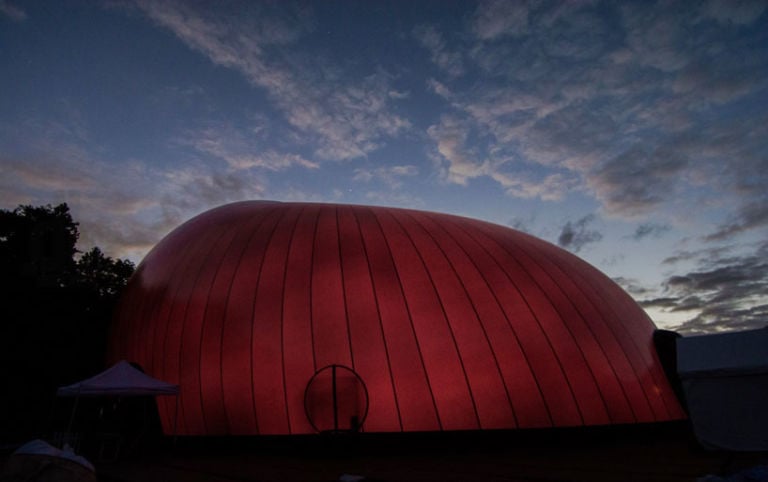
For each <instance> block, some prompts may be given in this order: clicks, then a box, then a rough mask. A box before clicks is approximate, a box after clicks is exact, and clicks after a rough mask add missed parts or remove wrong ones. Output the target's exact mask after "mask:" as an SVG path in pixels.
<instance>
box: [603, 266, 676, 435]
mask: <svg viewBox="0 0 768 482" xmlns="http://www.w3.org/2000/svg"><path fill="white" fill-rule="evenodd" d="M601 274H602V273H601ZM600 284H601V285H602V284H604V281H602V280H601V281H600ZM602 293H603V291H602V290H598V295H599V296H600V297H601V298H602V299H605V297H604V296H603V295H602ZM622 303H623V302H622ZM606 306H608V309H609V310H610V311H611V313H613V314H614V315H615V316H616V319H617V320H623V319H624V318H623V317H621V316H618V314H617V313H616V311H615V310H614V309H613V308H612V307H611V306H610V304H606ZM619 326H620V327H621V329H622V330H623V331H624V333H625V335H626V339H627V340H628V341H627V343H628V344H629V345H630V346H632V347H633V348H634V350H636V353H637V356H638V359H639V360H640V361H641V362H643V363H646V361H645V357H644V356H643V355H642V350H641V349H640V347H639V346H638V344H637V340H636V339H635V336H634V335H633V334H632V331H631V330H630V329H629V328H628V327H627V326H626V324H625V323H624V322H623V321H622V322H621V323H619ZM619 343H620V344H621V345H623V344H622V343H621V342H619ZM629 362H630V366H632V369H633V371H635V374H636V375H638V381H639V382H640V383H639V385H640V388H641V390H642V391H643V394H644V395H645V398H646V400H647V401H648V406H649V408H650V410H651V413H652V414H653V417H654V419H655V420H658V418H659V417H658V416H657V415H656V410H655V409H654V407H653V403H652V402H651V399H650V397H649V394H648V391H647V390H646V387H645V385H644V384H643V383H642V381H641V378H640V376H639V374H637V370H636V369H635V364H634V363H632V362H631V360H629ZM649 374H650V376H651V378H652V379H653V383H654V384H658V379H657V377H656V376H655V375H654V373H653V370H649ZM659 398H660V399H661V401H662V404H663V405H664V408H665V410H666V411H667V415H669V416H671V414H672V412H671V411H670V409H669V405H668V404H667V401H666V399H665V397H664V396H663V395H662V396H660V397H659Z"/></svg>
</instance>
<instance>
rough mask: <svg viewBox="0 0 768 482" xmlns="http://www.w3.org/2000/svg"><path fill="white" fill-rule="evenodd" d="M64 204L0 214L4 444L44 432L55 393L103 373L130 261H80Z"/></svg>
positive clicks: (95, 252)
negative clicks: (69, 385)
mask: <svg viewBox="0 0 768 482" xmlns="http://www.w3.org/2000/svg"><path fill="white" fill-rule="evenodd" d="M78 235H79V232H78V223H76V222H75V221H74V220H73V219H72V216H71V215H70V212H69V207H68V206H67V205H66V204H59V205H58V206H50V205H47V206H39V207H35V206H19V207H18V208H16V209H14V210H12V211H7V210H0V383H2V387H3V390H4V392H5V394H4V396H2V397H0V427H3V430H0V437H2V438H6V439H9V440H14V439H19V438H21V437H27V436H31V435H36V434H37V433H38V432H40V431H43V430H46V429H47V427H46V426H45V424H46V421H47V419H48V415H49V411H50V407H51V403H52V400H53V397H54V395H55V389H56V387H58V386H60V385H63V384H67V383H71V382H73V381H76V380H77V379H79V378H82V377H85V376H90V375H92V374H94V373H96V372H98V371H99V370H101V369H102V368H103V366H104V352H105V348H106V338H107V332H108V329H109V324H110V320H111V316H112V310H113V308H114V306H115V304H116V302H117V299H118V297H119V294H120V291H121V289H122V287H123V286H125V284H126V282H127V281H128V278H129V277H130V276H131V274H132V273H133V269H134V266H133V264H132V263H131V262H130V261H125V260H121V259H112V258H110V257H108V256H105V255H104V254H103V253H102V251H101V250H100V249H99V248H93V249H91V250H90V251H88V252H86V253H83V254H82V255H81V256H78V254H80V253H79V252H78V251H77V249H76V244H77V239H78Z"/></svg>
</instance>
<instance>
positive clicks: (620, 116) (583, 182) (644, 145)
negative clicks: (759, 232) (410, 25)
mask: <svg viewBox="0 0 768 482" xmlns="http://www.w3.org/2000/svg"><path fill="white" fill-rule="evenodd" d="M761 3H763V2H745V3H744V4H738V5H737V4H732V3H730V2H713V3H711V4H710V3H706V4H702V5H701V6H700V7H698V8H699V10H695V11H694V12H693V14H691V12H684V10H686V11H687V9H688V8H689V7H688V6H685V5H682V4H675V3H672V4H667V3H660V4H656V5H654V6H653V7H652V8H649V6H647V5H643V6H642V7H641V6H639V5H633V4H624V5H620V6H618V7H617V8H605V6H604V5H602V4H599V3H598V2H570V3H568V4H559V5H551V4H548V3H546V2H544V3H536V4H533V3H532V4H528V3H525V2H482V3H481V4H480V5H479V6H478V9H477V11H476V13H475V15H474V16H473V18H472V20H471V22H470V25H469V28H468V29H469V33H471V34H473V35H474V37H472V36H468V35H465V36H464V38H465V42H464V44H463V49H464V52H466V55H465V57H464V58H465V59H467V62H470V61H471V62H474V65H475V66H476V67H477V69H476V70H475V72H477V74H478V75H477V77H475V78H474V79H473V80H472V81H471V82H470V84H469V86H467V82H466V80H463V81H462V82H458V81H456V80H455V79H452V78H451V77H450V76H447V77H445V78H439V77H438V78H433V79H430V81H429V84H428V85H429V88H430V89H431V90H432V91H433V92H435V93H437V94H438V95H440V96H441V97H442V98H443V99H445V100H446V102H447V105H446V107H447V109H448V110H449V112H450V114H447V115H445V116H444V117H443V120H442V121H441V122H440V123H439V124H436V125H434V126H432V128H430V131H429V134H430V137H431V139H432V140H433V141H434V142H435V148H436V151H437V152H438V153H439V154H440V155H441V162H439V163H438V166H439V169H440V172H441V173H442V174H443V178H444V179H446V180H448V181H449V182H454V183H458V184H466V182H467V180H468V179H472V178H476V177H481V176H487V177H489V178H491V179H494V180H496V181H497V182H499V184H500V185H501V187H502V188H505V190H506V192H507V193H508V194H510V195H513V196H519V197H530V195H531V190H530V189H520V188H511V189H510V188H509V179H510V178H514V179H520V178H523V179H526V178H529V179H532V180H535V181H536V182H542V180H545V179H547V180H550V182H553V183H554V181H555V180H556V179H558V178H556V177H550V176H555V175H556V176H559V177H560V179H563V180H566V181H567V182H568V188H569V189H571V190H576V191H578V192H581V193H587V194H590V195H591V196H593V197H594V198H595V200H596V201H598V202H599V203H600V205H601V206H602V212H603V213H604V214H608V215H611V216H617V217H624V218H641V219H642V218H644V217H647V216H650V215H651V214H652V213H654V212H656V211H657V210H660V209H665V208H666V207H668V206H669V203H670V202H673V201H674V202H679V199H680V196H679V194H680V193H681V192H685V191H686V190H688V189H689V188H691V187H693V188H695V187H696V186H697V185H698V184H697V183H699V179H701V178H706V179H712V178H713V173H717V172H719V174H715V175H714V177H715V178H717V179H719V181H718V182H719V186H718V188H720V189H722V191H723V193H724V195H725V196H729V197H730V198H731V201H730V202H731V205H735V206H737V208H738V209H740V214H739V215H738V218H737V220H736V221H735V222H734V223H732V224H727V225H724V226H722V229H720V230H719V231H718V233H714V234H713V235H712V236H713V237H718V236H721V237H722V236H725V235H728V233H736V232H741V230H742V229H744V230H749V229H753V226H756V225H758V224H761V223H763V221H762V216H761V215H760V210H759V209H758V208H757V207H756V206H757V205H760V204H762V203H763V202H764V200H763V198H762V197H761V196H762V195H761V194H758V193H757V192H756V191H755V190H754V189H748V188H751V187H754V186H757V185H759V184H763V185H764V182H756V181H755V180H754V179H752V180H751V181H750V180H749V179H748V177H749V176H750V175H751V176H755V175H757V176H759V177H760V179H761V180H762V179H763V174H761V173H762V172H768V166H766V165H765V159H766V157H765V155H764V152H765V141H764V139H765V138H768V132H764V129H765V128H764V127H762V126H763V125H764V124H768V122H766V120H767V119H765V118H764V114H763V113H761V112H759V111H758V110H754V111H753V112H752V113H751V114H750V116H749V117H748V119H749V120H748V121H747V122H749V125H745V124H743V123H742V122H741V120H739V121H736V122H734V120H733V119H730V118H729V117H728V115H727V112H728V109H729V108H732V107H733V105H732V104H733V103H734V102H744V99H745V98H749V97H750V96H753V97H754V96H757V95H759V93H760V92H764V90H765V89H766V88H768V80H766V79H768V75H767V74H768V61H767V59H768V35H766V34H761V35H758V37H760V38H762V39H763V40H765V41H766V42H765V45H764V46H760V47H758V48H757V49H758V50H759V52H755V54H754V55H750V56H744V55H739V54H738V52H740V51H741V50H742V47H743V46H742V42H743V41H744V40H743V38H742V37H740V32H739V28H741V27H742V26H747V25H751V24H752V23H753V22H755V21H756V20H757V19H758V18H762V16H763V15H764V14H765V8H764V6H763V5H761ZM712 20H716V22H717V24H718V25H721V26H720V27H718V26H713V25H712ZM617 27H618V28H617ZM441 34H442V32H439V31H436V32H434V34H433V36H434V37H435V38H440V39H442V38H443V37H442V36H441ZM753 41H754V38H753ZM457 51H458V52H461V50H457ZM553 58H558V59H561V61H559V62H553V61H552V59H553ZM712 65H717V66H718V68H717V69H715V68H712V67H711V66H712ZM471 68H472V66H471V65H468V66H467V69H471ZM446 119H450V122H448V121H446ZM760 139H762V140H760ZM761 146H762V147H761ZM761 152H762V153H763V154H757V155H756V153H761ZM491 159H496V160H497V161H495V162H490V161H489V160H491ZM502 159H503V160H504V161H503V162H499V160H502ZM500 165H503V167H502V168H500V167H499V166H500ZM723 166H727V167H725V172H723ZM521 171H523V172H522V173H521ZM509 172H513V173H514V175H513V176H512V177H510V176H508V175H507V173H509ZM723 174H725V175H723ZM505 183H506V184H505ZM574 183H575V184H574Z"/></svg>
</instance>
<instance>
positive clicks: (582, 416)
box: [454, 223, 584, 425]
mask: <svg viewBox="0 0 768 482" xmlns="http://www.w3.org/2000/svg"><path fill="white" fill-rule="evenodd" d="M454 225H455V226H457V227H458V228H459V229H460V230H462V231H464V233H465V234H467V236H469V237H471V238H472V239H473V240H474V241H475V243H477V245H478V246H479V247H480V248H481V249H482V250H483V251H485V253H486V254H487V255H488V256H489V257H490V258H491V259H492V260H493V261H494V263H495V264H496V266H498V267H499V269H500V270H501V272H502V273H503V274H504V277H505V278H507V280H508V281H509V282H510V284H511V285H512V286H513V287H514V288H515V291H517V293H518V294H519V295H520V299H521V300H522V301H523V303H525V306H526V307H527V308H528V312H529V313H530V314H531V317H532V318H533V319H534V320H536V325H538V327H539V330H540V332H541V334H542V336H543V337H544V339H545V340H546V341H547V346H549V349H550V350H551V352H552V355H553V356H554V357H555V360H556V361H557V365H558V366H559V368H560V373H561V374H562V375H563V379H564V380H565V383H566V386H567V387H568V392H569V393H570V394H571V399H572V400H573V404H574V406H575V407H576V412H577V413H578V414H579V419H580V420H581V424H582V425H583V424H584V415H583V414H582V413H581V407H580V406H579V402H578V399H577V398H576V394H575V393H574V391H573V386H572V385H571V380H570V379H569V378H568V374H567V373H566V372H565V368H564V367H563V362H562V360H560V356H559V355H558V354H557V351H556V350H555V347H554V346H552V340H550V338H549V335H548V334H547V332H546V330H545V329H544V328H543V327H542V326H541V321H540V320H539V317H538V316H537V314H536V312H535V311H534V310H533V308H531V305H530V303H529V302H528V299H527V298H526V297H525V296H524V295H523V293H522V291H520V288H519V287H518V285H517V283H515V281H514V280H513V279H512V278H511V277H510V276H509V273H507V271H506V270H505V269H504V268H503V267H502V266H501V263H500V262H499V260H498V259H497V258H496V256H494V255H493V253H491V252H490V251H489V250H488V249H487V248H486V247H485V246H483V244H482V243H481V242H479V241H478V240H477V238H476V237H475V236H474V235H473V234H472V233H471V232H469V231H467V230H466V229H464V228H463V227H462V226H460V225H459V224H458V223H454ZM478 232H480V233H482V234H483V236H484V237H485V238H486V239H488V240H489V241H490V242H493V243H494V244H496V245H497V246H499V244H498V243H496V242H495V241H494V240H493V239H491V238H490V237H489V236H488V235H487V234H485V233H483V232H482V231H480V230H478ZM499 247H500V248H502V250H503V251H505V252H506V253H507V255H508V256H510V258H511V259H513V260H514V262H515V263H516V264H517V265H519V264H520V263H519V262H518V261H517V259H515V258H514V256H511V255H510V254H509V252H507V251H506V250H504V249H503V247H501V246H499ZM521 269H522V266H521ZM523 271H525V270H524V269H523ZM526 274H528V273H527V271H526ZM528 276H529V277H530V274H528ZM510 328H512V324H511V321H510ZM512 329H513V331H514V328H512ZM518 341H519V338H518ZM520 348H521V349H522V348H523V345H522V343H521V344H520ZM531 370H532V373H534V374H535V373H536V372H535V370H533V367H531ZM534 379H536V384H537V385H538V384H539V382H538V377H534ZM539 389H540V390H541V386H539ZM542 397H543V391H542ZM544 403H545V405H546V404H547V402H546V397H544ZM553 424H554V420H553Z"/></svg>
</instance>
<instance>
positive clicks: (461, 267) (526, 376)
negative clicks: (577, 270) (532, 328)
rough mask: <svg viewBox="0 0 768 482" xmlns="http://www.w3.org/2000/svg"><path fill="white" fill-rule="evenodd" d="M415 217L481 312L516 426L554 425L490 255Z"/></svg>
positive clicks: (457, 234) (448, 226)
mask: <svg viewBox="0 0 768 482" xmlns="http://www.w3.org/2000/svg"><path fill="white" fill-rule="evenodd" d="M415 217H416V218H417V219H418V220H419V222H420V223H422V224H424V225H425V226H426V227H427V228H428V230H429V232H431V233H433V234H434V236H435V239H436V240H438V242H439V243H440V244H441V246H442V247H443V249H444V251H445V253H446V255H447V256H448V257H449V258H450V260H451V263H452V265H453V266H454V267H455V268H456V272H457V275H458V277H459V279H460V280H462V282H463V285H464V287H465V288H466V290H467V293H468V294H469V297H470V299H471V300H472V303H473V305H474V307H475V309H476V310H477V315H478V319H479V320H480V322H481V323H482V326H483V329H484V331H485V333H486V334H487V338H488V343H490V346H491V348H492V351H493V355H494V358H495V360H496V363H497V364H498V370H499V371H500V372H501V374H502V377H503V380H504V389H505V392H506V393H507V395H508V397H509V399H510V402H509V403H511V404H512V406H513V408H514V410H513V413H514V414H515V425H518V426H520V427H526V428H531V427H547V426H550V425H551V424H552V421H551V418H550V416H549V412H548V410H547V406H546V404H545V403H544V399H543V398H542V396H541V390H540V388H539V386H538V384H537V382H536V379H535V377H534V376H533V373H532V371H531V367H530V365H529V363H528V360H527V358H526V356H525V353H524V352H523V351H522V349H521V348H520V343H519V342H518V340H517V338H516V336H515V332H514V331H513V330H512V328H511V325H510V322H509V320H508V319H507V318H506V316H505V314H504V311H503V309H502V307H501V304H502V302H501V301H500V300H499V298H498V297H497V296H496V294H495V293H494V291H493V287H492V286H491V285H490V284H489V282H488V280H487V279H486V278H485V276H486V275H487V274H488V275H489V274H490V271H491V270H492V269H493V268H492V267H491V266H495V265H493V263H492V261H491V260H490V259H489V258H488V256H487V254H485V253H484V252H483V251H482V250H480V249H478V247H477V246H473V245H472V243H471V242H469V241H470V240H469V238H468V237H467V236H466V234H464V233H463V232H462V231H461V230H458V229H456V228H455V227H454V226H452V225H451V224H449V223H440V225H438V224H437V223H435V222H434V221H432V219H431V218H430V217H429V216H425V215H422V214H418V215H415ZM461 241H464V242H463V243H462V242H461ZM502 411H503V409H502ZM500 423H501V422H500ZM515 425H509V424H505V425H503V426H504V427H510V426H515Z"/></svg>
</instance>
